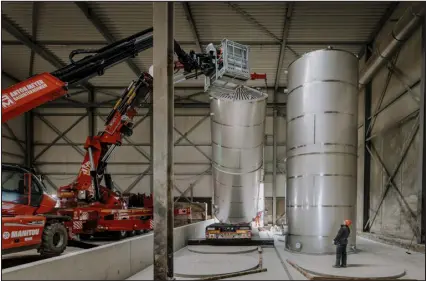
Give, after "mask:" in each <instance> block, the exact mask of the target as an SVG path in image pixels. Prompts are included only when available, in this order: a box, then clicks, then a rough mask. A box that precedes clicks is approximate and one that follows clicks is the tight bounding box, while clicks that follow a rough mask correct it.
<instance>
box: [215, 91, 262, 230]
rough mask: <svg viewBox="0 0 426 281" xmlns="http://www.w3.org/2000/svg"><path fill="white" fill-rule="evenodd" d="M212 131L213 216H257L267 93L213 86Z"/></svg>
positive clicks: (237, 219)
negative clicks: (214, 206) (214, 87)
mask: <svg viewBox="0 0 426 281" xmlns="http://www.w3.org/2000/svg"><path fill="white" fill-rule="evenodd" d="M210 97H211V103H210V109H211V132H212V153H213V159H212V160H213V181H214V200H215V205H216V206H217V207H216V208H215V215H216V218H217V219H218V220H219V221H221V222H224V223H247V222H251V221H252V219H253V218H254V217H255V216H256V211H257V210H256V206H257V203H258V196H259V193H258V192H259V186H260V180H261V168H262V167H263V144H264V134H265V118H266V99H267V97H268V95H267V94H265V93H262V92H260V91H257V90H255V89H252V88H249V87H246V86H239V87H237V88H236V89H235V90H229V89H225V88H216V89H212V90H211V92H210Z"/></svg>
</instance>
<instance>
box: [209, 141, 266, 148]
mask: <svg viewBox="0 0 426 281" xmlns="http://www.w3.org/2000/svg"><path fill="white" fill-rule="evenodd" d="M212 144H215V145H217V146H219V147H223V148H226V149H237V150H252V149H255V148H258V147H259V146H263V144H264V141H263V140H262V143H261V144H259V145H256V146H253V147H231V146H224V145H222V144H219V143H217V142H215V141H212Z"/></svg>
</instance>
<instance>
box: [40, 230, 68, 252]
mask: <svg viewBox="0 0 426 281" xmlns="http://www.w3.org/2000/svg"><path fill="white" fill-rule="evenodd" d="M67 244H68V232H67V229H66V228H65V226H64V225H63V224H62V223H58V222H57V223H51V224H48V225H46V227H45V228H44V231H43V237H42V243H41V246H40V254H41V255H42V256H43V257H55V256H59V255H60V254H62V253H63V252H64V251H65V248H66V247H67Z"/></svg>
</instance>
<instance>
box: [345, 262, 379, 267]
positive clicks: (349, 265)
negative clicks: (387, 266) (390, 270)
mask: <svg viewBox="0 0 426 281" xmlns="http://www.w3.org/2000/svg"><path fill="white" fill-rule="evenodd" d="M371 266H373V265H372V264H359V263H358V264H357V263H355V264H348V265H347V267H371ZM375 266H376V267H377V265H375Z"/></svg>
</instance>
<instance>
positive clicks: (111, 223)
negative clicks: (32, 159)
mask: <svg viewBox="0 0 426 281" xmlns="http://www.w3.org/2000/svg"><path fill="white" fill-rule="evenodd" d="M152 44H153V29H152V28H150V29H147V30H144V31H142V32H139V33H137V34H135V35H132V36H130V37H128V38H125V39H123V40H120V41H117V42H115V43H113V44H110V45H108V46H106V47H104V48H101V49H98V50H82V49H80V50H75V51H73V52H71V54H70V61H71V64H69V65H67V66H65V67H63V68H61V69H59V70H56V71H54V72H52V73H42V74H39V75H35V76H33V77H31V78H29V79H27V80H25V81H22V82H19V83H17V84H15V85H13V86H11V87H9V88H7V89H5V90H3V91H2V109H3V110H2V122H7V121H8V120H10V119H11V118H14V117H16V116H18V115H20V114H23V113H25V112H26V111H29V110H31V109H33V108H36V107H37V106H40V105H42V104H44V103H47V102H49V101H52V100H55V99H58V98H60V97H62V96H64V95H66V94H67V91H68V87H69V86H71V85H74V84H77V83H81V82H83V81H85V80H88V79H90V78H92V77H94V76H97V75H102V74H103V73H104V72H105V70H106V69H108V68H109V67H112V66H114V65H116V64H118V63H120V62H122V61H124V60H126V59H128V58H130V57H134V56H136V55H137V54H138V53H139V52H141V51H144V50H146V49H148V48H150V47H152ZM174 51H175V53H176V55H177V57H178V60H179V68H183V69H184V77H183V79H181V80H180V81H182V80H185V79H190V78H196V77H197V76H198V75H199V74H204V75H205V76H210V75H211V74H212V73H213V72H214V71H215V70H216V68H217V63H216V55H217V54H216V53H213V52H209V53H208V54H196V53H195V52H193V51H191V52H190V53H189V54H187V53H185V52H184V51H183V50H182V49H181V47H180V46H179V44H178V43H177V42H176V41H175V45H174ZM78 54H89V55H87V56H86V57H84V58H82V59H80V60H78V61H74V60H73V57H74V56H75V55H78ZM152 82H153V79H152V76H151V75H149V74H148V73H142V74H141V75H140V76H139V78H138V79H137V81H135V82H132V83H131V84H130V86H129V87H128V88H127V89H126V90H125V91H124V93H123V95H122V96H121V98H120V99H119V100H118V101H117V103H116V105H115V106H114V108H113V110H112V111H111V113H110V115H109V116H108V118H107V121H106V123H105V125H106V129H105V130H104V131H102V132H100V133H99V134H98V135H97V136H90V137H88V139H87V141H86V144H85V149H86V150H87V154H86V156H85V157H84V161H83V164H82V166H81V168H80V172H79V174H78V177H77V179H76V180H75V181H74V182H73V183H72V184H70V185H68V186H64V187H61V188H59V190H58V197H59V198H60V200H61V201H60V205H61V208H59V209H55V206H56V203H57V202H56V200H54V199H53V198H52V197H51V196H50V195H48V194H47V193H46V192H45V188H44V187H43V185H42V183H41V182H40V181H39V180H38V178H37V177H35V176H34V175H32V173H31V172H29V171H28V170H26V169H24V168H22V167H17V166H7V165H2V168H3V169H6V170H7V171H8V172H9V173H10V174H11V178H13V177H14V176H15V175H18V176H17V182H12V184H9V185H8V187H9V188H8V189H7V190H6V189H5V181H3V182H2V199H3V202H2V242H3V243H2V250H3V253H9V252H16V251H22V250H27V249H31V248H37V249H38V250H39V252H40V253H41V254H42V255H45V256H54V255H59V254H61V253H62V252H63V251H64V250H65V247H66V245H67V240H68V239H69V238H71V239H73V238H75V235H76V234H79V235H82V234H86V235H90V234H93V233H96V232H99V231H108V232H115V233H118V236H119V237H123V236H125V235H126V234H131V233H134V232H135V231H141V230H143V229H151V228H152V225H150V221H151V219H152V197H151V196H148V197H146V198H145V199H144V200H143V202H144V204H145V206H144V208H137V209H132V208H128V206H127V204H126V203H125V202H124V200H123V198H122V196H121V195H120V194H119V192H117V191H114V189H113V187H112V180H111V177H110V175H109V174H107V173H106V172H105V170H106V166H107V161H108V158H109V157H110V156H111V153H112V151H113V150H114V148H116V147H117V146H120V145H121V139H122V137H123V136H130V135H131V134H132V127H133V117H134V115H135V114H136V107H137V106H138V105H139V104H140V103H142V102H144V101H146V99H147V98H148V96H149V95H150V94H151V93H152ZM102 179H104V180H105V186H101V185H100V182H101V180H102ZM4 192H5V193H7V192H8V195H9V196H3V193H4ZM6 195H7V194H6ZM147 224H148V225H147Z"/></svg>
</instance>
